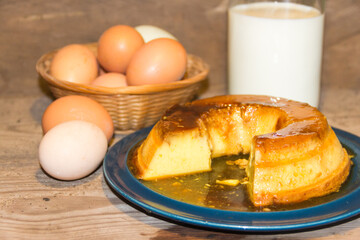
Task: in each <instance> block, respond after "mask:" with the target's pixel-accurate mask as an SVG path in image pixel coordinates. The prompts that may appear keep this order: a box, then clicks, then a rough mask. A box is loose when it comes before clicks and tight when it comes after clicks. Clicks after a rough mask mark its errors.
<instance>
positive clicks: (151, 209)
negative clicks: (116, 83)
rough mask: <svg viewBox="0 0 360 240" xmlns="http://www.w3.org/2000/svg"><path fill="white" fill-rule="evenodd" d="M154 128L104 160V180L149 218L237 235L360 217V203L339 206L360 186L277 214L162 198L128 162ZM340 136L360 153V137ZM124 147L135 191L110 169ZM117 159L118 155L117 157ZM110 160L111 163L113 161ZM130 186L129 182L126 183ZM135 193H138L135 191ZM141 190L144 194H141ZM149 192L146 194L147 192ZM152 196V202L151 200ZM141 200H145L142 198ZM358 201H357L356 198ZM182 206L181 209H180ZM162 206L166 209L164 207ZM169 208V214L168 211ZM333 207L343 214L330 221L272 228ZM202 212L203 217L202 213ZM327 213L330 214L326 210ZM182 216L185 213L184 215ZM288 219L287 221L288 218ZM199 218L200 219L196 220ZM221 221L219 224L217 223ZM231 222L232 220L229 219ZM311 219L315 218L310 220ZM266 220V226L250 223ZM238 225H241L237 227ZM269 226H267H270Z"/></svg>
mask: <svg viewBox="0 0 360 240" xmlns="http://www.w3.org/2000/svg"><path fill="white" fill-rule="evenodd" d="M151 128H152V126H150V127H147V128H143V129H140V130H138V131H136V132H134V133H131V134H129V135H127V136H125V137H124V138H122V139H121V140H119V141H118V142H117V143H115V144H114V145H113V146H112V147H111V148H110V149H109V150H108V153H107V154H106V156H105V158H104V161H103V173H104V178H105V180H106V182H107V183H108V184H109V185H110V187H111V188H112V189H113V190H114V191H115V192H116V193H117V194H119V195H120V196H119V197H123V198H125V199H126V200H127V201H128V203H129V204H130V205H135V206H136V207H138V208H140V209H141V210H142V211H143V212H145V213H147V214H148V215H152V216H155V217H162V218H163V219H165V220H168V221H172V222H176V223H180V224H186V225H190V226H196V227H202V228H207V229H217V230H225V231H236V232H288V231H299V230H308V229H313V228H317V227H323V226H326V225H331V224H335V223H339V222H342V221H346V220H348V219H350V218H352V217H355V216H357V215H358V214H360V203H359V204H358V205H356V206H358V207H357V208H351V209H350V208H342V207H340V209H338V208H339V206H347V205H349V203H353V200H352V198H354V197H355V196H358V197H360V186H358V187H357V188H356V189H355V190H353V191H351V192H350V193H348V194H346V195H344V196H342V197H340V198H337V199H334V200H331V201H329V202H326V203H324V204H320V205H316V206H311V207H308V208H304V209H294V210H287V211H276V212H240V211H230V210H222V209H214V208H208V207H203V206H198V205H193V204H189V203H185V202H181V201H178V200H176V199H171V198H169V197H167V196H164V195H161V194H159V193H157V192H155V191H153V190H151V189H149V188H147V187H146V186H145V185H143V184H142V183H141V182H140V181H139V180H137V179H136V178H135V177H134V176H133V175H132V173H131V172H130V170H129V169H128V167H127V164H126V162H127V160H128V154H129V150H130V149H131V148H132V147H133V146H134V145H135V144H137V143H138V142H139V141H140V140H141V139H143V138H145V137H146V136H147V134H148V132H149V131H150V130H151ZM332 129H333V130H334V131H335V133H336V135H337V136H338V138H339V140H340V141H341V140H342V141H344V140H346V141H345V142H349V141H350V142H351V143H352V145H355V146H356V149H355V150H357V151H360V138H359V137H358V136H356V135H354V134H352V133H349V132H346V131H344V130H341V129H338V128H334V127H333V128H332ZM122 145H125V147H126V148H127V149H120V150H123V153H122V155H121V156H120V157H119V156H117V157H118V158H120V159H118V160H119V161H121V160H122V161H123V162H122V168H121V166H120V165H119V164H118V167H119V168H121V170H122V173H124V175H126V176H120V179H121V180H122V181H124V178H125V177H126V178H125V180H126V181H129V179H130V183H131V184H135V185H132V187H133V188H130V187H128V186H125V184H124V183H120V182H116V179H114V176H111V169H110V167H109V166H108V164H109V161H113V159H111V158H112V157H114V156H112V155H113V151H116V150H119V149H118V148H119V147H122ZM352 150H353V151H354V149H352ZM115 156H116V154H115ZM358 158H360V155H357V156H356V157H354V158H353V159H352V160H353V161H355V159H356V161H357V162H359V161H360V159H358ZM109 159H110V160H109ZM126 183H129V182H126ZM134 190H135V192H134ZM141 191H143V192H142V193H141ZM144 191H145V192H144ZM145 193H146V194H150V195H148V196H147V197H146V196H144V194H145ZM149 196H150V199H149ZM140 198H141V199H140ZM151 198H155V199H157V200H159V201H165V202H162V203H160V204H159V203H158V202H155V203H154V202H151ZM355 199H356V198H355ZM344 202H345V203H347V204H339V203H344ZM176 205H178V206H176ZM161 207H162V208H161ZM178 207H184V208H186V209H188V210H195V212H196V214H189V213H188V212H187V211H182V212H181V211H179V209H177V208H178ZM164 208H165V209H169V211H167V210H164ZM329 208H334V209H338V210H339V211H340V212H339V213H334V214H333V216H330V217H327V218H319V219H317V220H316V219H315V220H312V221H309V222H304V221H302V222H301V221H300V222H298V223H288V224H278V225H277V224H272V225H269V224H268V223H270V222H271V219H274V218H279V217H282V218H280V219H283V220H282V221H285V220H287V221H295V222H296V220H297V218H292V217H287V218H286V216H294V215H300V216H301V215H307V214H309V213H311V212H316V211H324V210H327V209H329ZM170 210H173V211H175V212H177V213H174V212H171V211H170ZM198 212H200V214H199V213H198ZM201 212H208V213H207V215H208V214H214V216H217V215H222V216H224V215H225V217H230V215H233V218H235V217H242V218H249V219H250V220H249V221H247V222H248V223H249V224H244V223H241V222H240V221H239V220H236V219H235V220H228V221H226V219H223V218H213V219H210V218H207V217H206V216H205V218H204V215H202V214H201ZM325 212H326V211H325ZM180 213H181V214H180ZM284 216H285V218H284ZM309 216H310V217H313V218H314V217H319V216H321V214H318V215H316V214H310V215H309ZM196 217H197V218H196ZM217 219H218V220H219V221H217ZM229 219H231V218H229ZM310 219H311V218H310ZM251 220H252V221H253V222H254V221H255V222H256V221H263V222H264V223H265V224H262V225H261V224H255V225H254V224H250V221H251ZM236 223H238V224H236ZM266 223H267V224H266Z"/></svg>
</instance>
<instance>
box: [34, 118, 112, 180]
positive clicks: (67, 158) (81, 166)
mask: <svg viewBox="0 0 360 240" xmlns="http://www.w3.org/2000/svg"><path fill="white" fill-rule="evenodd" d="M107 146H108V142H107V139H106V136H105V134H104V133H103V131H102V130H101V129H100V128H99V127H98V126H96V125H95V124H93V123H90V122H86V121H80V120H74V121H68V122H64V123H61V124H59V125H57V126H56V127H54V128H52V129H51V130H50V131H49V132H47V133H46V134H45V135H44V137H43V138H42V140H41V142H40V145H39V160H40V165H41V167H42V168H43V169H44V170H45V172H47V173H48V174H49V175H51V176H53V177H54V178H57V179H61V180H75V179H80V178H83V177H85V176H87V175H89V174H90V173H92V172H93V171H94V170H95V169H96V168H97V167H98V166H99V165H100V163H101V162H102V160H103V158H104V156H105V154H106V151H107Z"/></svg>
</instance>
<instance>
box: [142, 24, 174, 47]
mask: <svg viewBox="0 0 360 240" xmlns="http://www.w3.org/2000/svg"><path fill="white" fill-rule="evenodd" d="M135 29H136V31H138V32H139V33H140V34H141V36H142V37H143V39H144V42H145V43H147V42H150V41H151V40H154V39H156V38H171V39H174V40H177V39H176V38H175V37H174V36H173V35H172V34H171V33H169V32H167V31H165V30H164V29H162V28H159V27H156V26H153V25H139V26H136V27H135Z"/></svg>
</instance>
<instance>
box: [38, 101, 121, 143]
mask: <svg viewBox="0 0 360 240" xmlns="http://www.w3.org/2000/svg"><path fill="white" fill-rule="evenodd" d="M71 120H84V121H87V122H91V123H94V124H96V125H97V126H98V127H100V129H102V130H103V131H104V134H105V136H106V138H107V139H108V140H110V139H111V138H112V135H113V133H114V125H113V121H112V119H111V116H110V114H109V113H108V111H107V110H106V109H105V108H104V107H103V106H102V105H101V104H100V103H98V102H96V101H95V100H93V99H91V98H89V97H85V96H80V95H69V96H65V97H61V98H58V99H56V100H55V101H54V102H52V103H51V104H50V105H49V106H48V107H47V108H46V110H45V112H44V114H43V117H42V129H43V132H44V134H46V133H47V132H48V131H49V130H50V129H52V128H53V127H55V126H56V125H58V124H60V123H63V122H67V121H71Z"/></svg>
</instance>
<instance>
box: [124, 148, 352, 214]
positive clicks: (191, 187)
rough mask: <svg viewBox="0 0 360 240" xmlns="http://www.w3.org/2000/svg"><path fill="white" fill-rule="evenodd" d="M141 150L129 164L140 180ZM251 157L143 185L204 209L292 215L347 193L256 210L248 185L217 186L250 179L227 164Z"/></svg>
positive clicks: (222, 159)
mask: <svg viewBox="0 0 360 240" xmlns="http://www.w3.org/2000/svg"><path fill="white" fill-rule="evenodd" d="M137 147H138V146H135V147H134V148H133V149H131V151H130V154H129V160H128V162H127V164H128V168H129V169H130V171H131V173H132V174H133V175H134V176H136V167H135V166H134V165H133V160H134V158H136V154H134V152H136V148H137ZM347 150H348V152H349V154H352V155H353V153H351V152H352V151H351V150H350V149H349V148H347ZM248 157H249V156H248V155H242V154H241V155H236V156H226V157H219V158H215V159H213V161H212V171H211V172H204V173H197V174H190V175H186V176H181V177H172V178H166V179H160V180H154V181H143V180H139V181H140V182H141V183H142V184H143V185H144V186H146V187H147V188H149V189H151V190H153V191H155V192H157V193H159V194H161V195H164V196H166V197H169V198H171V199H175V200H178V201H181V202H185V203H188V204H193V205H197V206H202V207H209V208H216V209H221V210H229V211H242V212H262V211H288V210H295V209H302V208H307V207H313V206H316V205H319V204H323V203H326V202H329V201H332V200H335V199H337V198H339V197H341V196H342V195H344V194H345V193H346V191H344V192H342V191H341V189H340V191H338V192H334V193H331V194H329V195H326V196H323V197H316V198H311V199H309V200H306V201H303V202H300V203H292V204H286V205H280V204H279V205H271V206H267V207H255V206H254V205H253V204H252V203H251V201H250V200H249V197H248V193H247V190H246V185H245V184H239V185H237V186H226V185H222V184H217V183H216V180H225V179H239V180H242V179H244V178H246V173H245V170H244V169H240V168H239V166H237V165H229V164H227V163H226V162H227V161H234V160H236V159H239V158H248ZM346 185H347V182H345V183H344V184H343V186H342V189H344V188H345V189H346V188H347V186H346Z"/></svg>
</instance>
